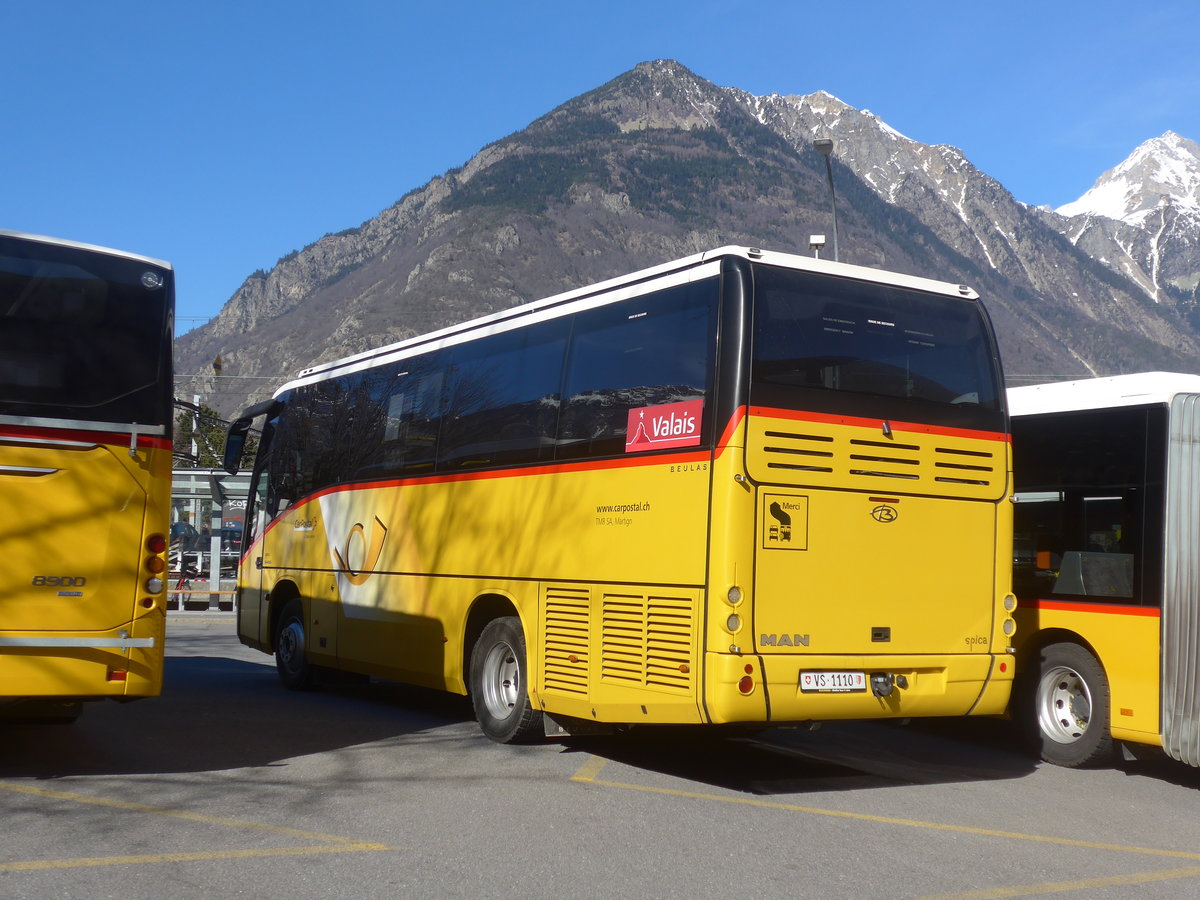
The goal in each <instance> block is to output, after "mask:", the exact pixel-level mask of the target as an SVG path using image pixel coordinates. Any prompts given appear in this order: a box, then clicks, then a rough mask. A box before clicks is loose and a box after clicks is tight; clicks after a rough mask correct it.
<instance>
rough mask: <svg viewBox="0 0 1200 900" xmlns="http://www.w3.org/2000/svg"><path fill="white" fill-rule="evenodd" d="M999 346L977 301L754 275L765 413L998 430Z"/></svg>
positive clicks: (755, 387) (787, 273)
mask: <svg viewBox="0 0 1200 900" xmlns="http://www.w3.org/2000/svg"><path fill="white" fill-rule="evenodd" d="M991 346H992V342H991V339H990V331H989V326H988V323H987V319H986V317H985V316H984V314H983V311H982V309H981V308H980V306H979V304H978V303H977V302H975V301H970V300H959V299H956V298H953V297H946V296H942V295H936V294H927V293H923V292H920V291H915V290H908V289H905V288H900V287H895V286H890V285H881V284H873V283H870V282H860V281H853V280H850V279H836V280H835V279H830V278H828V277H818V276H814V275H811V274H809V273H805V272H797V271H794V270H789V269H777V268H772V267H769V266H758V267H756V269H755V311H754V363H753V372H752V376H751V385H752V387H751V390H752V392H753V397H752V402H753V403H756V404H759V405H770V406H782V407H784V408H793V407H795V408H807V409H821V408H822V407H825V406H828V407H829V408H830V410H831V411H833V410H834V409H835V408H836V411H841V412H851V413H852V414H854V413H857V414H861V415H866V416H879V417H882V418H910V419H914V420H915V421H932V422H934V423H937V424H957V425H960V426H967V427H985V428H995V429H997V430H999V429H1000V428H1002V427H1003V417H1002V414H1001V404H1000V392H999V374H998V366H997V363H996V360H995V359H994V358H993V356H992V353H991V350H990V348H991ZM835 394H836V398H835V397H832V396H831V395H835ZM834 405H836V407H835V406H834Z"/></svg>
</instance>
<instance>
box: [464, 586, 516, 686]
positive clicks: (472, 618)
mask: <svg viewBox="0 0 1200 900" xmlns="http://www.w3.org/2000/svg"><path fill="white" fill-rule="evenodd" d="M505 616H515V617H516V618H517V619H518V620H519V621H520V623H521V628H522V629H523V630H524V631H525V640H526V643H527V644H528V641H529V638H530V634H529V629H528V628H526V627H525V625H526V623H525V619H524V617H523V616H522V615H521V612H520V610H519V609H518V608H517V602H516V600H515V599H514V598H513V597H512V596H510V595H509V594H507V593H504V592H502V591H486V592H484V593H482V594H480V595H479V596H477V597H476V598H475V599H474V600H473V601H471V608H470V609H469V610H468V611H467V618H466V622H465V623H464V626H463V640H462V659H461V660H460V664H461V668H460V669H459V671H461V672H462V674H463V684H464V685H468V684H469V683H470V672H471V652H472V651H473V650H474V649H475V644H476V643H477V642H478V640H479V636H480V635H481V634H483V629H485V628H487V626H488V623H489V622H491V621H493V620H495V619H500V618H503V617H505ZM526 662H528V660H527V661H526Z"/></svg>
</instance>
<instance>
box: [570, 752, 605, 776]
mask: <svg viewBox="0 0 1200 900" xmlns="http://www.w3.org/2000/svg"><path fill="white" fill-rule="evenodd" d="M606 765H608V760H607V759H605V758H604V757H603V756H589V757H588V758H587V762H585V763H584V764H583V765H582V766H580V767H579V771H578V772H576V773H575V774H574V775H572V776H571V780H572V781H595V780H596V776H597V775H599V774H600V770H601V769H603V768H604V767H605V766H606Z"/></svg>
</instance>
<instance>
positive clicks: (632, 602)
mask: <svg viewBox="0 0 1200 900" xmlns="http://www.w3.org/2000/svg"><path fill="white" fill-rule="evenodd" d="M694 613H695V602H694V601H693V600H692V599H691V598H689V597H659V596H638V595H635V594H606V595H605V596H604V599H603V601H602V603H601V651H600V677H601V679H603V680H605V681H617V682H622V683H625V684H629V685H638V686H641V687H653V688H658V689H666V690H671V691H691V690H692V673H693V670H694V669H695V659H694V652H695V651H694V648H695V640H694V635H693V633H692V632H693V622H694V620H695V615H694Z"/></svg>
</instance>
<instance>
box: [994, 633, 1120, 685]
mask: <svg viewBox="0 0 1200 900" xmlns="http://www.w3.org/2000/svg"><path fill="white" fill-rule="evenodd" d="M1051 644H1078V645H1079V646H1080V647H1082V648H1083V649H1084V650H1086V651H1087V652H1088V653H1090V654H1092V657H1093V658H1094V659H1095V660H1096V662H1098V663H1099V664H1100V668H1102V669H1103V670H1104V672H1105V674H1107V673H1108V666H1106V665H1105V664H1104V657H1103V656H1101V654H1100V651H1098V650H1097V649H1096V647H1095V645H1094V644H1093V643H1092V642H1091V641H1089V640H1088V639H1087V638H1085V637H1084V636H1083V635H1081V634H1080V633H1079V632H1077V631H1072V630H1071V629H1069V628H1045V629H1043V630H1041V631H1039V632H1038V633H1037V634H1035V635H1033V636H1031V637H1030V638H1029V640H1028V641H1027V642H1026V643H1024V644H1023V645H1022V646H1021V649H1020V650H1019V651H1018V652H1017V660H1016V664H1017V677H1018V678H1020V677H1021V676H1023V675H1030V674H1033V673H1034V672H1035V671H1036V670H1037V666H1036V664H1035V663H1034V662H1033V660H1035V659H1036V657H1037V654H1039V653H1041V652H1042V650H1043V649H1045V648H1046V647H1049V646H1050V645H1051Z"/></svg>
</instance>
